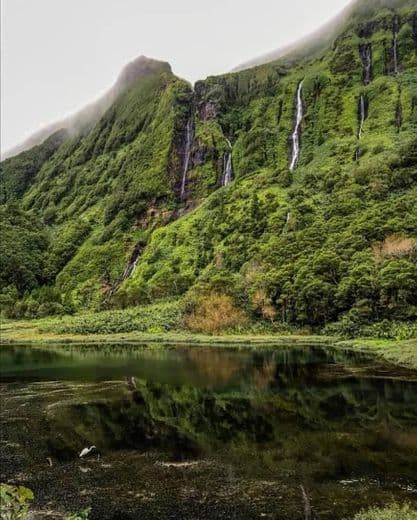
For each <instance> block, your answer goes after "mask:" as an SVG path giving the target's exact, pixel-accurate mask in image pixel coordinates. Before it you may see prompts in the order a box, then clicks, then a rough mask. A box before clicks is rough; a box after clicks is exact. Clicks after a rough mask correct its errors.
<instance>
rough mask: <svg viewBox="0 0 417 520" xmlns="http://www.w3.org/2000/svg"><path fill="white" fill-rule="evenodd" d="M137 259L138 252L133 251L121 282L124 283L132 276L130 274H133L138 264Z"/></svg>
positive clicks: (138, 256)
mask: <svg viewBox="0 0 417 520" xmlns="http://www.w3.org/2000/svg"><path fill="white" fill-rule="evenodd" d="M139 258H140V251H137V252H136V251H135V252H134V253H133V255H132V257H131V259H130V261H129V263H128V265H127V267H126V269H125V270H124V272H123V274H122V282H124V281H125V280H127V279H128V278H130V277H131V276H132V274H133V273H134V272H135V269H136V266H137V265H138V263H139Z"/></svg>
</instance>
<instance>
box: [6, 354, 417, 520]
mask: <svg viewBox="0 0 417 520" xmlns="http://www.w3.org/2000/svg"><path fill="white" fill-rule="evenodd" d="M0 356H1V364H0V367H1V368H0V375H1V391H2V422H3V428H2V439H1V440H2V442H3V449H2V460H1V461H0V462H2V464H1V466H2V479H12V480H15V481H17V480H19V475H20V477H21V476H22V475H24V476H25V478H26V480H25V479H24V480H25V482H26V483H27V484H30V486H29V487H31V486H32V487H34V488H38V489H40V482H39V474H38V471H37V470H36V468H39V467H40V466H42V465H45V460H47V458H48V457H50V458H51V460H53V464H54V466H53V468H52V469H48V471H49V473H48V474H45V476H44V477H43V478H44V479H45V480H43V486H45V485H46V484H47V489H49V491H48V492H45V490H44V491H42V492H41V498H42V496H43V495H44V496H45V500H48V501H52V502H53V503H56V504H59V503H60V498H59V496H60V492H61V491H59V490H58V489H56V488H55V487H54V485H55V484H54V482H55V480H56V479H57V475H54V479H55V480H54V482H51V479H52V474H51V473H53V472H54V471H56V469H55V468H66V467H68V468H72V467H73V465H74V464H79V460H78V453H79V452H80V451H81V449H83V448H84V447H86V446H90V445H95V446H97V447H98V451H99V452H100V457H101V458H100V462H99V461H97V460H96V459H92V460H90V461H87V462H83V464H87V466H82V468H83V469H82V471H81V473H82V477H80V472H76V473H75V474H73V475H72V476H71V471H66V472H65V478H64V477H63V474H62V472H61V473H59V477H58V482H60V489H61V488H62V486H64V489H67V490H68V489H69V490H71V489H73V488H74V487H75V488H77V486H79V484H80V478H82V479H87V480H86V482H87V481H88V482H89V483H90V485H92V482H94V490H95V491H93V492H92V496H93V497H95V500H98V501H99V503H100V504H101V505H100V504H99V505H96V509H97V511H96V512H95V513H93V515H94V514H96V515H102V516H96V517H97V518H99V517H100V518H113V517H114V516H106V515H107V513H106V511H108V507H109V506H108V503H107V502H106V501H105V499H104V498H103V497H101V495H102V489H104V488H105V489H107V493H109V496H108V500H110V501H111V500H112V499H111V496H112V493H113V492H114V493H117V497H118V501H119V503H120V505H119V507H121V508H122V510H123V515H125V516H123V518H129V513H128V510H129V507H131V506H129V505H128V504H129V503H130V502H129V500H130V498H129V497H130V493H133V491H134V490H135V489H136V488H137V486H138V485H139V484H140V485H143V481H142V480H140V479H139V480H138V477H137V474H138V472H140V471H145V472H146V475H147V477H146V478H147V479H148V481H149V482H150V487H151V488H152V491H150V492H152V493H154V495H155V496H158V492H161V493H162V492H163V491H165V492H166V489H165V488H166V486H167V485H168V486H173V488H175V489H176V491H175V493H174V495H175V497H176V498H175V499H173V501H172V502H170V501H169V500H168V499H167V500H168V501H167V503H166V507H167V508H168V509H167V511H168V512H169V514H170V515H171V514H173V511H174V510H176V508H177V507H179V506H178V500H179V499H178V496H177V493H180V494H181V493H182V492H183V491H181V490H183V489H184V486H185V487H186V488H187V489H188V487H189V486H190V485H192V486H194V487H197V488H198V487H199V486H201V487H202V488H209V489H211V488H212V489H213V490H214V489H215V488H216V485H217V483H218V482H219V481H220V480H221V481H222V482H223V486H224V489H222V494H221V496H217V498H215V499H214V498H213V500H214V501H217V502H216V503H218V504H221V505H222V507H223V509H222V510H224V508H226V507H229V506H230V507H231V506H232V505H233V508H235V509H236V511H239V512H240V515H241V516H240V517H239V518H253V517H254V516H259V514H261V512H262V511H260V509H262V507H261V504H262V501H261V498H262V497H263V499H265V500H268V504H270V507H271V508H272V507H274V508H278V507H280V506H279V503H280V501H283V502H284V503H285V507H286V509H285V511H286V513H285V514H286V515H287V516H282V518H299V511H300V497H299V493H298V492H297V491H296V489H297V486H298V487H299V483H300V482H303V483H304V484H305V485H308V489H309V493H311V494H312V496H313V497H316V498H315V502H314V505H315V510H316V514H318V517H320V518H343V515H344V516H346V514H347V513H350V512H351V511H352V508H356V509H355V510H357V509H359V508H360V506H361V505H363V506H367V505H369V503H368V502H369V496H373V497H374V498H375V500H376V501H377V502H378V501H379V502H381V501H383V500H385V499H386V498H387V497H388V496H394V497H398V498H407V499H408V500H411V501H413V500H415V496H416V495H415V494H413V493H411V492H410V489H411V490H413V489H414V487H415V486H416V485H417V469H416V468H417V383H416V380H415V376H414V375H413V374H411V373H408V372H406V371H397V370H393V368H392V367H390V366H387V365H385V364H380V363H377V362H375V360H374V359H372V358H370V357H369V356H364V355H358V354H357V353H354V352H351V351H340V350H332V349H322V348H317V347H310V348H295V347H291V348H281V347H280V348H267V349H260V348H259V347H257V348H252V349H251V348H214V347H209V348H204V347H196V348H187V347H178V348H174V347H166V348H165V347H161V346H158V347H146V346H142V347H133V346H117V345H116V346H95V347H76V346H68V347H62V346H59V347H36V348H34V347H17V346H7V347H3V349H2V350H1V351H0ZM23 424H24V426H22V425H23ZM13 446H15V448H13ZM16 446H19V449H17V448H16ZM138 457H140V458H138ZM143 457H145V459H143ZM103 461H104V462H103ZM106 461H108V462H106ZM109 461H110V462H109ZM161 461H162V462H163V463H164V464H165V462H166V463H168V462H169V464H166V465H165V466H164V465H161ZM164 461H165V462H164ZM191 461H192V462H193V465H192V466H187V464H188V463H190V462H191ZM207 461H208V462H207ZM184 462H185V463H186V465H183V464H184ZM197 462H198V463H199V464H200V463H201V464H203V463H204V464H206V466H204V465H203V466H201V465H199V464H197ZM109 464H110V467H107V466H108V465H109ZM172 464H173V465H172ZM195 464H196V465H195ZM207 464H209V466H207ZM77 467H78V466H77ZM122 468H123V471H122ZM167 468H168V469H167ZM184 468H189V469H184ZM208 468H210V469H208ZM179 469H181V471H192V472H193V473H192V475H191V474H190V475H189V477H185V476H183V477H184V478H185V479H186V480H185V481H184V482H182V484H181V482H177V480H174V481H172V482H171V480H170V478H171V476H172V478H174V475H170V474H167V473H166V472H167V471H168V470H169V471H170V472H171V471H179ZM161 472H162V473H161ZM90 473H91V474H92V475H91V476H90ZM93 475H94V477H93ZM187 475H188V474H187ZM63 478H64V483H63V481H62V479H63ZM175 478H176V477H175ZM88 479H91V480H88ZM97 479H99V480H100V482H101V483H97ZM41 480H42V479H41ZM115 480H118V481H119V482H120V483H121V482H123V485H124V488H123V489H124V490H121V489H119V488H117V485H116V484H114V482H115ZM267 481H268V482H272V483H274V484H273V485H274V488H273V489H274V490H275V491H273V492H272V491H271V490H269V491H267V489H266V487H265V486H266V484H265V482H267ZM112 482H113V484H111V483H112ZM248 482H251V484H250V486H249V484H248ZM346 482H360V483H361V484H360V485H361V487H362V491H361V492H365V490H366V493H365V494H364V497H363V501H362V502H361V500H362V499H361V498H360V496H359V495H360V492H359V491H358V489H357V488H356V489H354V488H352V489H350V487H349V486H347V485H346V484H343V483H346ZM364 482H365V484H364ZM262 483H263V484H262ZM181 485H182V486H183V487H181ZM271 485H272V484H271ZM109 486H110V488H111V489H112V490H113V491H111V492H110V491H108V490H109ZM245 486H249V488H250V489H249V488H248V489H246V488H245V489H246V491H245V493H246V495H242V496H240V495H236V496H235V495H234V490H235V488H236V489H239V490H240V491H242V489H243V487H245ZM282 486H287V487H288V489H286V491H285V493H284V494H283V491H282V490H281V491H279V492H278V490H279V489H280V487H282ZM268 489H269V488H268ZM325 490H327V491H325ZM407 490H408V491H407ZM148 491H149V490H148ZM213 492H214V491H213ZM141 493H142V491H141ZM196 493H197V495H196V497H195V499H189V501H190V504H188V502H187V504H188V505H189V507H191V511H193V509H192V508H193V507H196V508H197V507H198V506H197V504H200V503H201V500H203V498H202V495H201V493H202V491H201V493H200V492H197V491H196ZM227 493H229V495H230V496H229V495H228V496H226V495H227ZM326 493H327V494H326ZM168 494H169V493H168ZM99 495H100V497H101V498H98V497H99ZM232 495H233V497H234V498H233V499H232V498H231V497H232ZM293 495H294V502H291V496H293ZM114 496H116V495H114ZM164 496H165V495H164ZM244 496H246V499H244ZM248 496H249V497H252V498H251V499H248V498H247V497H248ZM77 497H78V498H77ZM280 497H281V498H280ZM353 497H355V502H354V505H352V498H353ZM330 499H331V500H333V503H336V504H338V505H337V508H338V513H337V514H336V515H335V513H334V512H333V513H332V514H333V516H326V513H325V512H326V511H331V510H329V509H328V507H329V506H328V502H329V500H330ZM73 500H74V503H75V502H76V500H78V501H79V500H80V498H79V496H78V495H76V494H75V495H74V497H73ZM159 500H161V497H159ZM164 500H165V499H164ZM181 500H182V499H181ZM187 500H188V499H187ZM245 500H246V502H245ZM331 500H330V501H331ZM365 501H368V502H365ZM142 502H143V501H141V503H140V505H138V504H137V503H136V505H135V507H134V509H133V510H134V512H135V513H134V514H136V516H134V517H135V518H137V511H139V510H140V511H142V517H143V518H147V517H149V518H153V517H154V516H152V515H154V514H156V513H155V511H154V510H152V511H153V512H152V514H151V513H149V512H148V513H149V516H146V514H147V513H144V509H143V507H144V506H143V503H142ZM180 502H181V501H180ZM181 503H182V502H181ZM192 504H194V505H192ZM188 505H187V506H185V505H184V504H183V509H181V511H180V512H181V514H182V515H183V517H184V518H185V517H187V516H186V515H184V511H185V509H184V508H186V507H188ZM148 506H149V504H148ZM148 506H147V507H148ZM149 507H150V506H149ZM155 507H156V505H155ZM158 507H159V506H158ZM213 507H214V505H213ZM135 508H136V509H135ZM138 508H139V509H138ZM259 508H260V509H259ZM326 508H327V509H326ZM275 511H276V509H275ZM291 511H293V513H292V512H291ZM320 511H321V512H322V513H320ZM255 512H256V515H255ZM212 513H213V509H211V510H210V513H207V515H206V516H202V517H201V518H215V517H216V516H215V515H214V516H211V515H212ZM319 513H320V514H319ZM109 514H110V513H109ZM112 514H113V513H112ZM167 514H168V513H167ZM271 514H272V513H271ZM103 515H104V516H103ZM190 515H191V516H190V517H193V516H192V513H190ZM245 515H246V516H245ZM297 515H298V516H297ZM320 515H321V516H320ZM329 515H330V513H329ZM339 515H340V516H339ZM194 517H195V516H194ZM114 518H116V517H114ZM161 518H163V516H162V517H161ZM274 518H281V517H280V516H276V517H274Z"/></svg>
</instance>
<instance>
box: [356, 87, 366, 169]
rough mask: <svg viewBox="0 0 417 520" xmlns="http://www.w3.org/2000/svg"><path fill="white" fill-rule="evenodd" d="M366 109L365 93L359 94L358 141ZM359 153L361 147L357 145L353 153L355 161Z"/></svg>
mask: <svg viewBox="0 0 417 520" xmlns="http://www.w3.org/2000/svg"><path fill="white" fill-rule="evenodd" d="M367 111H368V106H367V100H366V97H365V94H361V96H360V98H359V107H358V119H359V129H358V141H360V140H361V139H362V136H363V126H364V124H365V120H366V117H367V115H368V114H367ZM360 154H361V149H360V147H359V146H358V147H357V148H356V153H355V160H356V161H358V160H359V157H360Z"/></svg>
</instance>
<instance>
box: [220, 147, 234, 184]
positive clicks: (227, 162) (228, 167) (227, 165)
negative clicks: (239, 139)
mask: <svg viewBox="0 0 417 520" xmlns="http://www.w3.org/2000/svg"><path fill="white" fill-rule="evenodd" d="M226 141H227V144H228V145H229V151H228V152H226V153H225V154H224V157H223V175H222V186H227V185H228V184H229V182H231V181H232V180H233V165H232V143H231V142H230V141H229V139H226Z"/></svg>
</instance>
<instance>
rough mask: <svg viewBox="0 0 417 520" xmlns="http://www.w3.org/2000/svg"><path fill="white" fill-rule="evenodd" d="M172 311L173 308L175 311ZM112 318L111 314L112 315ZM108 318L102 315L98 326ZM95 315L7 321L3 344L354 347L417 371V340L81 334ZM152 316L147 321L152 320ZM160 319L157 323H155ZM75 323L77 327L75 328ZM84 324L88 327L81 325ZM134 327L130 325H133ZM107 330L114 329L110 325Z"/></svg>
mask: <svg viewBox="0 0 417 520" xmlns="http://www.w3.org/2000/svg"><path fill="white" fill-rule="evenodd" d="M171 310H172V309H171ZM108 316H111V313H109V314H108ZM106 317H107V313H105V315H104V317H103V316H101V317H100V318H99V320H98V322H97V323H99V322H100V321H104V320H105V318H106ZM89 319H91V315H90V316H88V315H85V316H79V317H77V316H75V317H64V318H62V317H61V318H45V319H41V320H25V321H7V322H4V323H2V324H1V327H0V332H1V342H2V343H34V344H39V343H55V344H59V343H62V344H66V343H77V344H92V343H171V344H174V343H176V344H189V345H198V344H201V345H203V344H204V345H220V344H222V345H245V344H246V345H277V346H280V345H307V344H309V345H312V344H313V345H332V346H335V347H338V348H353V349H354V350H357V351H363V352H371V353H374V354H375V355H377V356H378V357H380V358H382V359H384V360H385V361H387V362H390V363H394V364H397V365H400V366H404V367H408V368H413V369H417V339H410V340H403V341H395V340H384V339H355V340H342V339H340V338H338V337H332V336H317V335H308V334H300V333H298V334H297V333H292V334H290V333H255V332H251V333H248V332H244V333H237V332H236V333H230V334H219V335H204V334H193V333H190V332H187V331H185V330H178V329H171V330H170V329H169V327H167V330H161V328H160V327H158V326H154V330H153V332H152V331H149V330H147V331H145V330H140V329H141V327H140V324H139V325H138V329H136V330H127V331H125V332H110V331H109V332H104V331H101V330H100V329H99V327H98V326H97V329H96V330H95V331H91V332H85V333H81V332H79V330H80V328H82V327H83V326H85V323H89ZM148 319H149V317H147V318H146V320H148ZM157 321H158V320H157V319H156V318H155V319H154V320H153V322H154V324H155V323H156V322H157ZM71 324H73V326H72V325H71ZM80 324H84V325H80ZM129 327H130V326H129ZM106 328H107V329H111V327H110V324H109V322H107V327H106ZM142 328H143V327H142Z"/></svg>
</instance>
